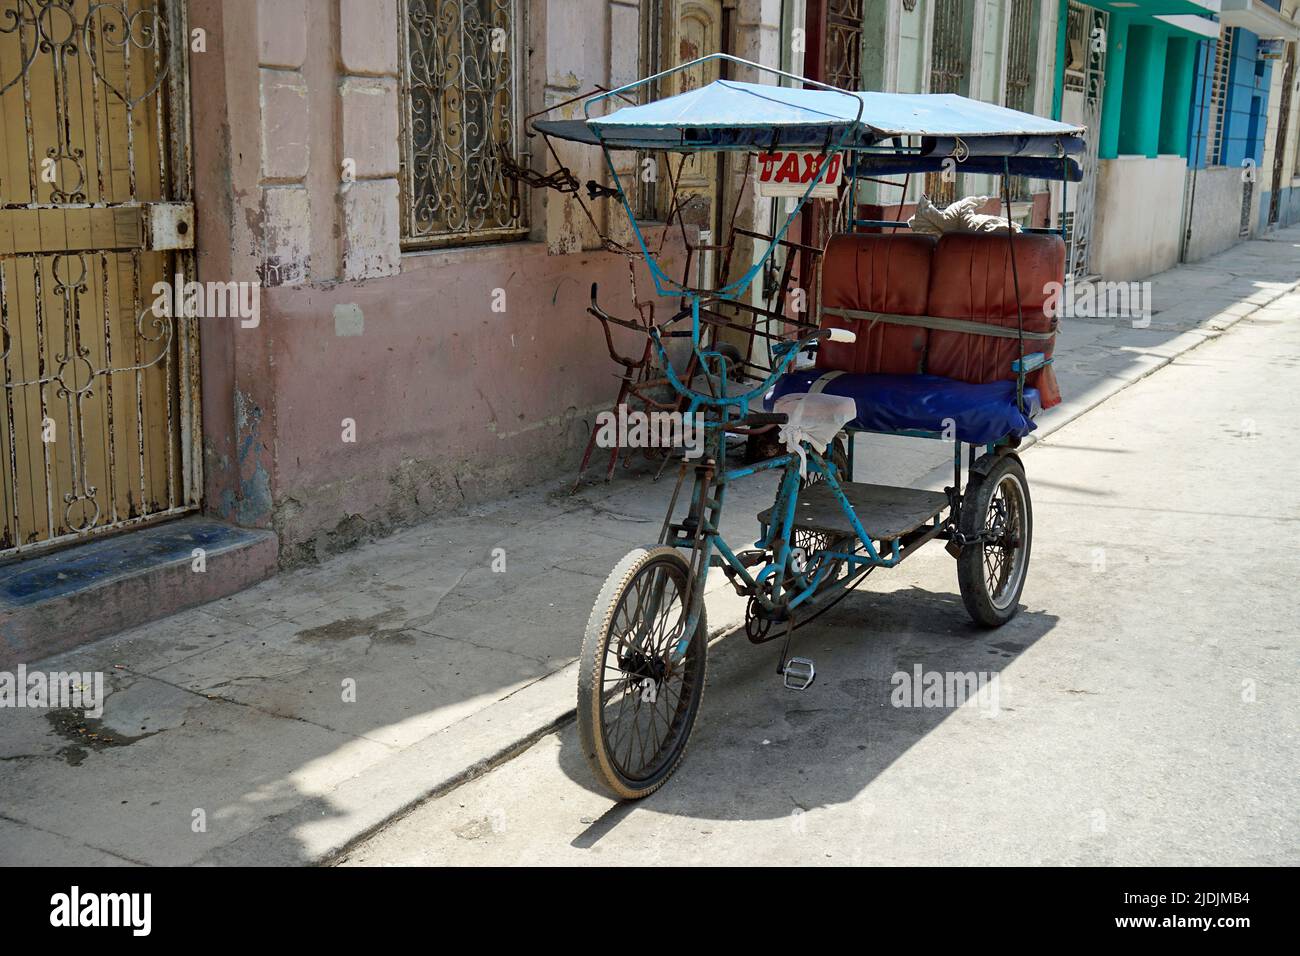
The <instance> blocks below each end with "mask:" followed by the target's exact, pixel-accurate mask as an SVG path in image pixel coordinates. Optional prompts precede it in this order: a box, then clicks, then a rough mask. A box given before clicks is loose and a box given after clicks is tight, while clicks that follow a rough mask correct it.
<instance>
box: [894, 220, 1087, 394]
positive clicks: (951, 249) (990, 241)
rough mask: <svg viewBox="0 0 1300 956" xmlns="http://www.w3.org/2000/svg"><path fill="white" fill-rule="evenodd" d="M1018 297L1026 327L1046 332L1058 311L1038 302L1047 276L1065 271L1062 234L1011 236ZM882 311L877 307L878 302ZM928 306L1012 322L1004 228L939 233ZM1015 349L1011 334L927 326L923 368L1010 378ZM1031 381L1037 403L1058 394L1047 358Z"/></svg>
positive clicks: (1055, 278)
mask: <svg viewBox="0 0 1300 956" xmlns="http://www.w3.org/2000/svg"><path fill="white" fill-rule="evenodd" d="M1014 243H1015V257H1016V258H1015V261H1016V271H1017V272H1018V274H1019V277H1020V305H1021V310H1022V314H1023V316H1024V327H1025V329H1026V330H1032V331H1035V332H1050V331H1054V330H1055V328H1056V319H1055V318H1051V317H1049V316H1047V315H1046V314H1045V313H1044V311H1043V305H1044V302H1045V301H1046V299H1047V297H1048V289H1047V286H1048V283H1051V282H1058V283H1059V282H1061V281H1063V278H1064V275H1065V243H1064V242H1063V241H1062V240H1061V237H1060V236H1052V235H1042V234H1030V235H1017V236H1015V237H1014ZM882 311H883V310H882ZM927 314H929V315H936V316H945V317H950V318H957V319H967V320H972V321H975V322H986V323H989V324H991V325H1001V326H1003V327H1006V328H1012V329H1014V328H1016V284H1015V282H1014V281H1013V273H1012V268H1011V249H1010V247H1009V243H1008V242H1007V237H1006V235H1005V234H1002V235H997V234H988V233H979V234H965V233H949V234H948V235H946V236H943V237H942V238H940V240H939V244H938V246H937V248H936V249H935V253H934V260H933V268H932V269H931V272H930V290H929V300H928V304H927ZM1033 352H1044V353H1046V354H1047V355H1048V356H1049V357H1050V356H1051V354H1052V343H1051V342H1042V341H1037V340H1026V342H1025V353H1026V354H1029V353H1033ZM1019 355H1020V345H1019V343H1018V342H1017V341H1016V340H1015V339H1011V338H1006V339H1004V338H993V337H991V336H983V335H967V334H964V333H961V332H947V331H940V330H937V329H931V330H930V337H929V347H928V349H927V351H926V362H925V370H926V371H927V372H929V373H930V374H931V375H942V376H944V377H946V378H955V379H958V380H960V381H963V382H976V383H983V382H994V381H998V380H1000V379H1014V378H1015V375H1014V373H1013V372H1012V371H1011V363H1012V362H1013V361H1014V360H1015V359H1016V358H1017V357H1019ZM1025 384H1026V386H1027V387H1029V388H1036V389H1038V391H1039V395H1040V397H1041V399H1042V403H1043V407H1044V408H1050V407H1051V406H1053V405H1056V404H1058V403H1059V402H1060V401H1061V393H1060V389H1059V388H1058V386H1057V384H1056V373H1055V372H1054V371H1053V370H1052V367H1051V366H1050V365H1049V366H1047V367H1045V368H1043V369H1041V370H1040V371H1037V372H1033V373H1031V374H1030V375H1029V376H1028V377H1027V378H1026V382H1025Z"/></svg>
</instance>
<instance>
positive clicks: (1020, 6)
mask: <svg viewBox="0 0 1300 956" xmlns="http://www.w3.org/2000/svg"><path fill="white" fill-rule="evenodd" d="M1036 47H1037V44H1036V43H1034V0H1011V23H1010V25H1009V29H1008V31H1007V85H1006V92H1005V94H1004V95H1005V101H1004V102H1005V104H1006V105H1007V106H1008V107H1010V108H1011V109H1013V110H1020V111H1021V112H1022V113H1032V112H1033V111H1034V102H1033V93H1034V91H1033V81H1034V55H1035V53H1036V52H1037V50H1036ZM1010 192H1011V198H1012V199H1016V200H1026V199H1028V198H1029V196H1030V192H1029V177H1027V176H1014V177H1012V179H1011V183H1010Z"/></svg>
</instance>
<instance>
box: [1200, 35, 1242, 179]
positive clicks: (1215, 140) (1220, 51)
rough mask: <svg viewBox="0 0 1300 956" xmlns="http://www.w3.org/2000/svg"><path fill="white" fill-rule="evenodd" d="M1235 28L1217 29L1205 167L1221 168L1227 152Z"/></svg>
mask: <svg viewBox="0 0 1300 956" xmlns="http://www.w3.org/2000/svg"><path fill="white" fill-rule="evenodd" d="M1236 36H1237V28H1236V27H1229V26H1224V27H1220V28H1219V42H1218V43H1217V44H1215V48H1214V73H1213V74H1212V75H1211V77H1210V137H1209V144H1208V147H1207V149H1206V153H1205V163H1206V165H1207V166H1222V165H1223V158H1224V154H1225V153H1226V151H1227V141H1226V139H1225V138H1224V135H1223V133H1224V130H1225V129H1226V127H1227V123H1228V94H1229V90H1228V80H1229V79H1230V78H1231V76H1232V47H1233V43H1234V41H1235V39H1236Z"/></svg>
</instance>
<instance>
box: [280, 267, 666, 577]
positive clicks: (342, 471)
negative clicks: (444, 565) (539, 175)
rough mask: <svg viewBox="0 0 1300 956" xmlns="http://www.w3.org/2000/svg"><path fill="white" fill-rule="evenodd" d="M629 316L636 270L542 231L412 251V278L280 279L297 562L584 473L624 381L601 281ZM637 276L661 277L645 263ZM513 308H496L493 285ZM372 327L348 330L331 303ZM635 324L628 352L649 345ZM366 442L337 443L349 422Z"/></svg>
mask: <svg viewBox="0 0 1300 956" xmlns="http://www.w3.org/2000/svg"><path fill="white" fill-rule="evenodd" d="M593 281H596V282H599V283H600V285H601V290H602V291H601V303H602V305H603V306H605V307H607V308H610V309H612V310H616V314H623V315H631V314H632V312H631V297H630V293H629V288H628V285H629V284H628V279H627V267H626V265H625V261H624V260H623V259H622V258H621V257H615V256H613V255H611V254H608V253H595V254H578V255H569V256H550V255H547V252H546V247H545V245H544V244H542V243H536V242H528V243H513V244H509V245H500V246H493V247H488V248H479V249H465V250H457V251H453V252H438V253H428V254H421V255H408V256H406V257H404V259H403V263H402V273H401V275H400V276H395V277H390V278H383V279H377V280H369V281H364V282H356V283H343V284H338V285H333V286H331V287H326V288H311V287H309V288H293V289H275V290H270V291H269V292H268V294H267V296H266V297H265V298H264V309H265V311H264V315H265V319H264V321H266V322H267V323H268V326H269V327H268V335H269V337H270V341H271V348H272V354H273V356H274V358H273V362H272V365H271V370H270V373H271V382H270V386H271V389H272V391H273V394H274V401H275V424H274V441H275V474H274V481H273V492H272V498H273V508H274V518H273V521H274V526H275V528H276V530H277V531H278V532H279V533H280V536H281V546H282V549H284V551H285V553H286V558H287V559H289V560H298V559H302V558H310V557H313V556H316V555H318V554H322V553H328V552H330V551H333V550H337V549H338V548H341V547H345V546H347V545H348V544H350V543H352V542H353V541H354V540H355V539H356V538H357V537H358V536H367V535H371V534H376V533H383V532H384V531H386V530H389V529H390V528H392V527H394V526H398V525H402V524H407V523H410V522H412V521H414V520H417V519H419V518H421V517H426V516H429V515H432V514H435V513H439V512H446V511H449V510H455V509H458V508H462V507H464V506H465V505H466V504H469V503H471V502H474V501H482V500H484V499H485V498H490V497H493V496H499V495H501V494H503V493H504V492H506V491H508V490H510V489H513V488H517V487H518V486H520V485H521V484H524V483H527V482H531V481H537V480H540V479H545V478H549V477H553V476H555V475H557V474H560V473H573V472H575V471H576V468H577V464H578V460H579V458H580V456H581V452H582V447H583V445H584V444H585V442H586V439H587V436H588V434H589V429H590V426H591V423H592V419H593V416H594V414H595V411H596V410H597V409H598V408H600V407H608V405H609V403H610V402H611V401H612V400H613V398H614V394H615V390H616V388H617V383H616V381H615V379H614V377H613V375H612V374H611V373H613V372H614V371H615V370H616V369H617V366H615V365H614V364H613V363H612V362H611V361H610V360H609V357H608V355H607V354H606V351H605V347H604V341H603V337H602V335H601V333H600V328H599V325H598V323H597V322H596V320H595V319H594V318H592V317H591V316H589V315H587V314H586V311H585V310H586V307H587V301H588V290H589V286H590V283H591V282H593ZM639 285H640V288H641V289H643V290H648V289H649V288H650V285H649V279H648V277H645V276H644V273H643V276H642V280H641V282H640V284H639ZM498 288H499V289H503V290H504V291H505V311H504V312H494V311H493V309H492V304H493V298H492V291H493V290H494V289H498ZM336 306H341V307H344V308H345V309H347V315H348V320H347V321H349V322H353V321H355V314H356V313H355V311H354V310H353V309H351V307H352V306H356V307H357V308H359V309H360V313H361V321H362V322H363V323H364V331H363V332H362V334H361V335H339V334H336V325H335V319H334V309H335V307H336ZM633 338H634V337H633V336H632V335H631V333H628V340H627V341H626V343H625V348H626V350H627V351H629V352H630V351H633V350H634V349H635V350H637V351H638V352H639V348H640V346H639V345H636V343H635V342H634V341H633V340H632V339H633ZM345 418H350V419H352V420H354V421H355V423H356V438H357V440H356V442H355V443H351V444H349V443H345V442H343V441H342V440H341V436H342V422H343V419H345Z"/></svg>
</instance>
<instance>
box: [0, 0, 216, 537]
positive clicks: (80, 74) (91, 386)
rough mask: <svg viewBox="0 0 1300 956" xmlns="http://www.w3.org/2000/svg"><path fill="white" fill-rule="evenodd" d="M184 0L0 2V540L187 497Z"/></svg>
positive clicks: (108, 520)
mask: <svg viewBox="0 0 1300 956" xmlns="http://www.w3.org/2000/svg"><path fill="white" fill-rule="evenodd" d="M187 53H188V37H187V35H186V27H185V23H184V14H183V5H182V4H181V3H180V2H169V0H118V2H92V0H48V2H37V0H0V309H2V313H0V357H2V359H3V382H4V389H3V395H2V396H0V456H2V457H0V487H2V488H3V508H4V511H3V514H0V556H3V555H12V554H14V553H17V552H20V551H24V550H27V549H31V548H37V547H42V546H47V545H50V544H53V543H56V542H66V541H75V540H78V539H80V538H83V537H85V536H87V535H90V534H94V533H97V532H102V531H107V530H112V529H117V528H123V527H126V526H129V525H132V524H137V523H140V522H144V521H148V520H150V519H154V518H158V517H161V516H164V515H171V514H177V513H180V512H183V511H186V510H189V509H191V508H193V507H195V506H196V505H197V504H198V501H199V495H200V489H201V485H202V482H201V480H200V472H199V467H200V461H199V459H200V456H199V454H198V449H199V448H200V442H199V439H198V427H199V426H198V422H199V416H198V389H197V357H198V353H197V347H196V346H197V327H196V323H195V320H193V319H187V318H184V317H181V316H174V315H173V314H172V312H173V311H174V309H173V308H171V307H170V306H164V305H160V304H159V303H160V302H162V301H164V300H165V301H166V302H168V303H171V302H174V301H176V298H177V297H175V296H173V295H161V294H160V293H161V292H162V291H163V289H162V287H158V288H155V284H156V283H159V282H165V283H168V289H170V287H171V285H173V284H175V283H176V281H177V279H178V277H179V279H180V281H181V282H185V281H187V280H188V279H189V278H192V275H193V256H192V248H193V239H194V229H193V207H192V205H190V203H191V199H192V197H191V195H190V179H191V177H190V160H189V123H188V116H189V113H188V89H187V84H186V78H187V72H188V71H187Z"/></svg>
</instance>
